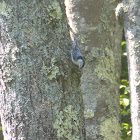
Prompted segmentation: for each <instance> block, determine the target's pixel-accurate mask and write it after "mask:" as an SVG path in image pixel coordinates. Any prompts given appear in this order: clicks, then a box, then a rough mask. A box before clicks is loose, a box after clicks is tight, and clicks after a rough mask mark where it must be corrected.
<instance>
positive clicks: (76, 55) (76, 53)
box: [71, 38, 85, 70]
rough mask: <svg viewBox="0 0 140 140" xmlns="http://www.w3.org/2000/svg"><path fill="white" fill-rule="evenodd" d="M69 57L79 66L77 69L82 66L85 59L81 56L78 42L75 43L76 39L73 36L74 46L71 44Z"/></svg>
mask: <svg viewBox="0 0 140 140" xmlns="http://www.w3.org/2000/svg"><path fill="white" fill-rule="evenodd" d="M71 59H72V62H73V63H74V64H75V65H78V66H79V70H80V69H82V68H83V67H84V65H85V60H84V58H83V55H82V53H81V50H80V48H79V46H78V43H77V40H76V39H75V38H74V46H73V49H72V51H71Z"/></svg>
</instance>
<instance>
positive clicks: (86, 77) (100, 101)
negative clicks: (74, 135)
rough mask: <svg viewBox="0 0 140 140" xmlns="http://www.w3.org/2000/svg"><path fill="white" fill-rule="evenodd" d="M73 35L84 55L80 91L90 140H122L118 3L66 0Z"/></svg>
mask: <svg viewBox="0 0 140 140" xmlns="http://www.w3.org/2000/svg"><path fill="white" fill-rule="evenodd" d="M65 5H66V13H67V17H68V19H69V25H70V27H71V31H72V32H73V33H72V36H76V38H78V41H79V43H81V49H82V50H83V52H85V56H86V65H85V67H84V69H83V75H82V79H81V89H82V92H83V98H84V104H85V117H86V135H87V138H86V139H87V140H102V139H107V140H120V105H119V82H120V63H121V62H120V59H121V40H122V25H119V24H118V23H117V22H116V19H115V11H114V9H115V8H116V6H117V2H116V1H115V0H113V1H110V0H98V1H97V0H92V1H91V0H86V1H85V0H78V1H73V0H65Z"/></svg>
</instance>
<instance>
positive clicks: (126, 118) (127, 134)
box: [120, 41, 132, 140]
mask: <svg viewBox="0 0 140 140" xmlns="http://www.w3.org/2000/svg"><path fill="white" fill-rule="evenodd" d="M120 105H121V121H122V124H121V134H122V135H121V137H122V139H123V140H131V137H132V124H131V119H130V90H129V82H128V67H127V57H126V42H125V41H123V42H122V72H121V84H120Z"/></svg>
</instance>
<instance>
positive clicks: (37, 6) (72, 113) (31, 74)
mask: <svg viewBox="0 0 140 140" xmlns="http://www.w3.org/2000/svg"><path fill="white" fill-rule="evenodd" d="M1 5H3V7H4V8H3V11H2V12H1V13H0V14H1V15H0V16H1V17H0V25H1V30H0V51H1V59H0V66H1V74H0V76H1V77H0V84H1V90H0V115H1V119H2V126H3V134H4V139H5V140H57V139H61V140H64V139H68V140H78V139H80V140H84V139H85V138H84V136H85V134H84V116H83V115H84V113H83V99H82V94H81V90H80V76H81V74H80V73H79V72H78V69H77V67H75V66H73V64H72V63H71V58H70V49H71V46H72V44H71V39H70V36H69V28H68V25H67V19H66V15H65V8H64V2H63V1H62V0H41V1H40V0H4V2H3V3H1Z"/></svg>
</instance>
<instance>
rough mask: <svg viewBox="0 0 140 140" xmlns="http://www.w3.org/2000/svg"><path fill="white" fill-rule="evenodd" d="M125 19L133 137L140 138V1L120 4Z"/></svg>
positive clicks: (120, 15)
mask: <svg viewBox="0 0 140 140" xmlns="http://www.w3.org/2000/svg"><path fill="white" fill-rule="evenodd" d="M117 13H118V14H117V15H118V16H119V17H122V18H123V19H124V31H125V38H126V44H127V57H128V71H129V85H130V93H131V120H132V130H133V132H132V135H133V136H132V139H133V140H139V139H140V1H139V0H137V1H131V0H127V1H123V2H122V3H120V4H119V5H118V12H117Z"/></svg>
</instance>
